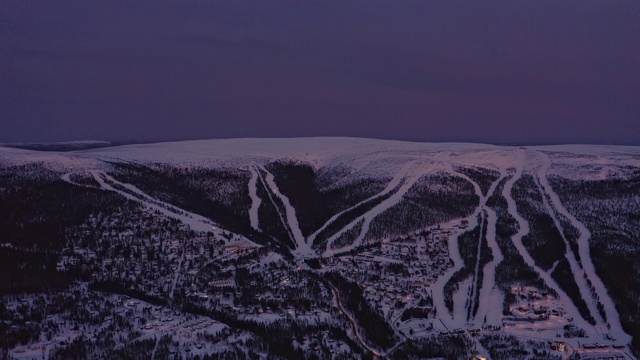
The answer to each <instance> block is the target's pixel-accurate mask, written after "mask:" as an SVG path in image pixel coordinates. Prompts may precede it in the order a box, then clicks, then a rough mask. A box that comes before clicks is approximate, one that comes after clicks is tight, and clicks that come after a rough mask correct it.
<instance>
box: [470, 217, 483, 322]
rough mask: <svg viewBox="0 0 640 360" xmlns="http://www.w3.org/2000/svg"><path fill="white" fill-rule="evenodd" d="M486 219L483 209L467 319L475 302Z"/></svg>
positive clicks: (471, 316)
mask: <svg viewBox="0 0 640 360" xmlns="http://www.w3.org/2000/svg"><path fill="white" fill-rule="evenodd" d="M485 219H486V213H485V212H484V210H483V211H481V212H480V234H479V235H478V249H477V251H476V265H475V267H474V269H473V277H472V278H471V291H470V294H469V298H468V299H467V300H468V304H469V308H468V313H467V314H468V315H467V321H469V320H470V319H471V318H473V317H474V315H473V307H474V306H475V303H476V292H477V291H478V273H479V272H480V262H481V261H480V257H481V256H482V233H483V232H484V222H485Z"/></svg>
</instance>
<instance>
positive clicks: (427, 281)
mask: <svg viewBox="0 0 640 360" xmlns="http://www.w3.org/2000/svg"><path fill="white" fill-rule="evenodd" d="M467 227H468V222H467V221H466V220H461V221H458V222H450V223H447V224H446V225H438V226H434V227H431V228H428V229H425V230H423V231H421V232H419V233H414V234H409V235H403V236H399V237H395V238H392V239H384V240H382V241H378V242H373V243H367V244H364V245H363V246H362V247H360V248H358V249H356V251H351V252H349V253H343V254H340V253H338V254H334V255H333V256H330V257H326V258H319V259H318V260H319V265H320V266H319V267H318V268H317V269H313V267H310V266H308V264H306V263H305V262H292V261H290V260H287V259H285V258H284V257H283V256H282V255H280V254H277V253H275V252H273V251H270V250H269V249H268V248H266V247H263V246H259V245H256V244H255V243H252V242H250V241H247V240H243V239H240V238H235V237H234V235H233V234H230V233H228V234H227V233H224V232H223V234H224V235H223V236H222V237H220V236H217V235H214V234H213V233H207V232H195V231H192V230H190V229H189V227H188V226H186V225H184V224H182V223H180V222H178V221H175V220H174V219H171V218H168V217H166V216H165V215H163V214H162V213H160V212H158V211H153V210H150V209H148V208H134V209H128V210H127V211H124V212H122V213H115V214H110V215H109V216H107V215H104V214H94V215H93V216H91V218H90V220H89V222H88V223H87V224H84V225H82V226H80V227H78V228H77V229H75V231H71V232H70V233H69V243H68V244H67V247H66V248H65V249H64V250H63V252H62V256H61V257H60V260H59V262H58V264H57V270H58V271H59V272H62V273H65V272H67V273H80V274H85V275H84V276H85V279H86V280H85V281H81V282H78V283H77V284H76V285H75V286H74V287H73V289H72V290H69V291H68V292H66V293H64V294H62V295H55V296H43V295H39V296H23V297H20V298H17V297H16V298H11V299H9V301H6V305H5V308H6V309H7V311H8V312H9V314H10V315H9V316H8V318H10V319H11V320H5V321H9V323H10V326H11V332H15V333H26V334H31V336H30V337H29V336H27V337H26V338H25V341H21V342H22V343H23V345H19V346H17V347H15V348H13V349H12V350H11V351H10V354H9V358H11V359H36V358H37V359H42V358H43V357H44V358H48V356H49V355H50V354H54V353H56V352H57V351H64V349H65V348H66V347H68V346H70V345H71V344H73V343H74V341H76V342H78V341H81V340H83V339H84V338H85V337H87V340H89V341H93V343H94V344H101V345H100V346H104V347H105V348H109V347H112V348H114V349H124V348H125V347H126V346H127V344H131V343H139V342H144V341H149V342H150V343H154V345H153V347H152V348H153V349H155V351H158V348H160V349H161V350H160V351H165V350H166V352H168V356H171V355H176V354H182V355H185V356H187V358H190V357H193V356H195V355H197V354H210V353H220V352H224V351H231V350H230V349H235V348H238V347H242V344H245V343H251V341H258V340H256V339H254V338H253V336H252V335H251V333H250V332H248V331H246V330H241V329H238V328H233V327H230V326H229V325H227V324H225V323H224V321H220V320H216V319H215V318H216V316H217V317H218V319H222V320H225V319H226V320H227V321H244V322H256V323H260V324H265V325H268V324H276V323H277V322H279V321H288V322H292V323H299V324H307V326H319V327H327V326H328V327H336V328H344V327H346V326H347V325H346V324H345V321H346V320H345V318H344V317H343V314H342V312H341V311H340V310H339V309H338V308H337V307H336V299H335V298H334V296H333V294H332V292H331V289H330V288H329V287H328V286H327V285H325V284H324V283H323V281H318V280H317V276H321V274H323V273H329V272H339V273H341V274H342V276H344V278H345V279H348V280H350V281H353V282H354V283H357V284H358V286H359V287H360V288H361V289H362V292H363V296H364V298H365V300H366V301H367V302H368V303H369V304H371V306H372V307H373V308H374V309H376V311H379V312H380V313H381V315H382V316H383V317H384V319H385V321H387V322H388V323H389V324H391V325H392V326H393V327H394V328H395V329H396V331H398V333H399V334H401V335H402V336H404V337H405V338H407V339H419V338H425V337H432V336H459V335H461V334H462V335H465V336H471V337H474V336H477V335H478V334H479V333H485V334H488V335H489V336H491V335H493V334H500V333H507V334H511V335H515V336H522V337H523V338H528V337H530V336H531V334H532V333H533V334H548V333H550V332H553V335H552V336H553V337H554V338H556V340H549V341H547V343H548V347H547V349H548V350H549V351H552V352H554V353H556V354H560V355H561V354H564V355H565V356H567V357H568V356H569V355H570V356H572V357H574V358H576V359H606V358H613V359H618V358H619V359H623V358H625V357H624V356H625V355H624V352H623V350H624V349H623V348H624V346H618V345H617V344H616V343H615V339H611V341H609V342H604V343H596V342H593V343H591V342H589V341H588V339H584V338H583V336H584V334H582V333H581V332H580V329H578V328H576V327H575V326H573V324H572V319H571V318H566V317H565V316H564V315H565V314H564V311H563V308H562V304H560V303H558V302H557V301H556V300H555V299H554V298H553V297H552V296H550V295H548V294H544V293H539V292H538V290H537V289H535V288H528V287H516V288H513V289H512V293H513V295H514V296H515V298H516V299H517V301H516V303H515V304H513V306H512V307H511V308H510V314H508V315H506V316H504V317H503V322H502V326H501V327H500V328H484V327H482V328H468V329H467V328H465V329H443V327H442V326H441V324H440V323H439V321H438V313H437V311H436V308H435V307H434V306H433V293H432V288H431V286H432V285H433V284H434V283H435V281H437V279H438V278H439V277H440V276H442V275H443V274H444V273H446V272H447V271H448V270H449V269H450V268H451V267H452V266H453V264H452V260H451V259H450V257H449V250H448V238H449V236H451V234H453V233H454V232H455V231H460V230H465V229H467ZM105 294H106V295H105ZM78 302H85V303H86V304H88V306H84V307H80V306H75V307H74V306H69V305H70V304H77V303H78ZM60 304H66V305H67V306H69V307H67V306H61V305H60ZM69 308H71V309H72V310H71V311H69V310H66V309H69ZM184 309H192V311H190V312H189V311H184ZM193 310H196V312H195V313H194V311H193ZM198 312H199V314H198ZM205 314H216V315H214V316H205ZM163 336H164V338H163ZM547 338H548V335H547ZM161 339H165V340H161ZM167 339H169V340H167ZM540 339H541V340H542V339H544V337H541V338H540ZM345 341H346V339H341V338H336V337H335V336H333V335H331V333H330V332H326V333H323V334H321V335H319V336H315V337H314V336H312V335H311V334H301V335H300V337H299V339H297V340H296V341H295V342H294V344H293V345H292V346H295V347H296V348H298V349H301V350H304V351H311V352H317V351H320V352H322V351H325V352H332V351H337V352H344V353H345V354H348V353H349V352H350V351H352V349H350V348H349V346H348V345H347V343H346V342H345Z"/></svg>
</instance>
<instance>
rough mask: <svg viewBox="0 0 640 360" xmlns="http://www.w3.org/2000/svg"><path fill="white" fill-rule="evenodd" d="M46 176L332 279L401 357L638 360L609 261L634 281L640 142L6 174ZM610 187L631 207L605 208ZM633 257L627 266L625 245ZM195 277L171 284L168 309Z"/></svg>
mask: <svg viewBox="0 0 640 360" xmlns="http://www.w3.org/2000/svg"><path fill="white" fill-rule="evenodd" d="M34 167H37V168H42V169H44V170H46V171H47V172H48V173H51V174H56V175H54V177H56V176H57V178H58V179H59V180H61V181H63V182H64V183H65V184H67V186H73V187H75V188H77V189H81V188H82V189H85V191H93V190H100V191H103V192H106V193H110V194H112V195H117V196H120V197H122V198H123V199H127V200H128V201H132V202H135V203H137V204H139V205H140V206H142V207H143V208H147V209H149V210H150V211H155V212H156V213H157V214H162V216H165V217H167V218H170V219H174V220H175V221H178V222H181V223H183V224H186V225H187V226H188V228H189V229H191V230H193V231H196V232H200V233H201V234H206V233H209V235H208V236H209V237H210V236H214V237H216V238H219V239H220V238H222V239H225V238H226V239H233V240H225V242H226V243H227V244H231V243H232V242H233V241H238V242H242V243H243V244H245V245H243V248H247V249H259V248H263V249H269V250H271V251H273V252H274V253H275V254H277V256H282V257H283V258H284V259H289V261H291V264H294V266H296V267H298V268H300V269H305V271H309V272H311V273H313V274H315V275H314V276H320V277H326V279H325V280H323V281H324V282H325V283H326V284H327V286H329V290H331V292H333V294H334V296H335V297H336V300H335V301H337V303H336V306H338V308H339V310H340V312H343V313H344V314H345V316H353V317H354V319H352V320H351V321H352V324H351V330H350V333H351V334H352V335H353V336H354V339H355V340H356V343H360V344H361V346H362V347H363V348H364V349H366V350H367V351H373V352H374V353H379V355H384V354H387V355H391V354H392V353H393V352H394V351H402V350H397V349H398V348H402V346H401V344H402V343H403V342H404V341H406V340H407V339H410V338H411V339H414V340H416V339H420V338H424V337H425V336H432V335H437V334H445V335H446V336H448V335H452V336H453V335H456V336H457V335H458V334H460V331H462V332H464V331H470V333H473V336H475V334H476V333H477V332H480V334H485V333H484V331H489V332H488V333H486V334H485V335H481V336H484V337H481V341H480V342H477V341H476V345H478V346H480V348H482V346H483V345H486V346H485V350H486V351H488V352H490V353H492V354H494V357H500V355H499V351H498V350H496V349H497V348H494V347H492V345H491V344H493V343H492V342H491V341H493V340H490V339H492V336H494V335H495V334H496V333H505V334H507V335H511V336H515V338H516V339H518V338H519V339H537V340H544V341H549V342H554V341H556V340H558V336H560V337H561V338H562V343H563V344H567V345H568V346H569V347H570V349H571V350H566V352H565V353H564V354H565V355H566V356H569V355H573V354H583V356H586V355H587V354H589V351H590V350H591V349H590V346H591V345H590V344H597V346H600V345H602V346H604V345H603V344H606V345H607V347H606V348H605V347H599V349H600V350H601V351H602V352H604V351H605V350H606V349H608V350H606V351H610V352H611V354H613V356H615V354H622V355H621V356H629V357H630V356H631V355H630V350H628V348H627V350H626V352H625V350H624V349H625V348H624V346H626V345H627V344H630V343H631V341H632V337H633V339H634V343H635V344H638V343H640V332H635V331H631V330H632V329H633V328H634V327H636V328H637V327H639V326H640V316H638V315H635V316H634V315H633V314H631V315H629V314H628V312H629V311H630V309H633V306H634V305H633V301H634V300H633V299H637V298H638V295H639V292H640V290H638V288H635V290H633V286H635V285H636V284H640V274H635V275H634V274H631V275H630V279H629V280H628V285H629V286H631V287H632V290H626V292H625V290H623V288H622V287H621V286H620V285H619V284H617V283H616V282H615V281H613V279H612V275H611V272H610V269H609V267H608V262H609V261H613V260H615V259H618V260H619V263H618V264H617V266H620V267H621V269H627V270H631V269H633V268H634V267H635V265H636V262H637V261H636V260H634V257H633V254H635V253H636V252H638V251H640V243H638V238H637V237H636V236H638V235H640V224H638V215H637V214H640V201H639V199H638V196H640V195H638V194H639V193H638V192H634V191H635V190H640V187H639V186H638V182H639V181H640V147H628V146H626V147H618V146H591V145H562V146H540V147H507V146H493V145H484V144H461V143H413V142H399V141H386V140H371V139H356V138H295V139H226V140H199V141H184V142H172V143H155V144H144V145H126V146H117V147H104V148H99V149H91V150H82V151H73V152H65V153H61V152H38V151H31V150H21V149H13V148H3V147H0V168H2V169H3V171H5V172H12V173H14V174H19V176H20V177H29V172H30V171H32V170H33V169H34ZM48 176H51V175H48ZM15 181H18V180H12V183H11V184H9V183H7V184H0V194H3V191H4V192H7V194H8V193H9V192H11V191H13V190H11V191H9V190H7V189H9V188H10V187H11V186H14V185H15V184H14V182H15ZM603 189H604V190H605V191H606V189H609V191H611V193H610V196H611V197H612V198H615V199H619V200H620V201H623V203H624V204H626V205H622V206H621V205H615V206H614V205H607V204H608V203H606V202H603V201H602V198H606V196H607V194H601V193H599V192H600V190H603ZM16 191H17V190H16ZM5 195H6V194H5ZM7 196H8V195H7ZM588 199H592V200H590V201H593V204H597V206H599V209H600V210H597V211H601V212H602V214H610V215H611V216H615V217H617V218H618V219H620V218H624V217H625V214H627V215H626V216H627V219H628V222H627V223H625V224H619V225H620V226H619V228H620V229H623V230H621V231H620V232H619V233H616V232H615V228H616V225H617V224H615V223H610V222H608V221H607V220H606V219H604V218H602V217H601V216H600V217H599V216H598V213H597V211H596V212H595V213H594V212H593V211H587V210H585V209H586V208H588V207H589V205H588V202H586V201H587V200H588ZM618 204H620V203H619V202H618ZM612 229H613V230H612ZM612 234H615V235H612ZM606 239H614V240H612V241H613V242H611V243H607V241H606ZM443 242H444V243H443ZM623 244H624V245H623ZM14 245H15V244H14ZM445 245H446V246H445ZM620 246H624V247H625V249H626V251H627V252H628V254H627V253H625V254H619V253H615V252H614V251H612V250H611V249H612V248H613V247H616V248H620ZM545 249H547V250H545ZM551 249H553V250H551ZM599 249H605V250H604V251H599ZM183 256H184V253H183ZM345 259H349V261H348V262H345V261H344V260H345ZM183 261H186V259H184V258H181V259H180V262H179V263H178V269H177V270H176V271H177V272H179V271H180V268H182V267H183ZM367 269H368V270H367ZM436 269H437V270H436ZM509 269H511V270H509ZM510 271H511V273H509V272H510ZM335 272H337V273H340V276H341V277H342V278H344V279H345V281H352V282H353V283H357V284H358V286H360V287H361V291H362V295H361V296H362V297H363V299H364V300H363V301H366V302H367V303H368V304H369V305H368V306H370V307H371V309H372V310H371V311H373V312H374V313H376V314H379V315H376V316H380V317H381V319H384V321H386V322H388V324H389V325H390V329H391V330H389V331H391V332H392V334H395V335H394V336H396V337H397V338H395V340H394V341H395V343H396V345H395V346H393V347H387V346H386V345H383V344H386V343H387V340H388V341H391V340H390V339H391V338H388V339H387V340H385V341H382V340H380V342H376V341H377V340H375V339H377V337H376V336H378V335H379V334H378V335H376V336H374V335H372V333H370V332H368V330H367V327H366V326H365V325H363V324H362V323H361V322H360V319H358V313H357V312H356V311H355V310H354V309H349V308H348V304H349V301H347V300H346V298H343V296H344V294H340V293H339V292H340V291H341V290H340V289H337V288H335V287H333V286H335V285H336V284H339V283H340V281H342V280H337V279H336V278H335V275H330V274H334V273H335ZM194 274H195V276H196V278H197V277H198V276H200V274H201V271H198V272H194ZM182 278H183V276H180V275H178V274H176V275H175V276H174V277H173V278H172V284H171V286H170V288H171V289H170V295H168V296H169V297H168V299H170V301H174V293H175V288H176V286H177V287H178V288H179V287H180V286H181V285H180V284H181V283H182V281H183V280H181V279H182ZM194 281H195V280H194ZM213 283H215V281H213ZM350 294H352V293H350ZM339 299H342V301H344V302H346V304H347V305H344V306H343V305H341V304H340V301H341V300H339ZM411 314H414V315H411ZM415 314H421V315H419V316H415ZM359 327H361V328H360V329H359ZM389 336H391V335H389ZM523 341H524V340H523ZM480 343H482V345H481V344H480ZM585 344H586V345H587V346H585ZM554 346H555V345H554ZM613 346H616V349H615V350H614V348H613ZM618 346H620V348H619V349H618ZM635 346H637V345H635ZM563 349H564V347H563ZM637 350H639V348H638V347H636V351H637ZM531 351H533V350H531ZM496 354H497V355H496Z"/></svg>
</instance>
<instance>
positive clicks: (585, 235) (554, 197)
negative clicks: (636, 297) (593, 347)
mask: <svg viewBox="0 0 640 360" xmlns="http://www.w3.org/2000/svg"><path fill="white" fill-rule="evenodd" d="M540 154H542V156H543V157H544V158H543V161H544V167H543V168H542V171H544V173H540V174H539V181H540V185H541V186H542V188H543V189H544V191H545V193H546V194H547V196H548V197H549V200H550V201H551V203H552V204H553V207H554V208H555V209H556V210H557V211H558V213H560V214H561V215H562V216H564V217H565V218H567V219H568V220H569V222H571V224H572V225H573V226H574V227H575V228H576V229H578V232H579V233H580V236H579V237H578V239H577V243H578V253H579V254H580V260H581V262H582V266H583V269H584V273H585V274H586V275H587V277H588V279H589V281H591V284H592V285H593V287H594V289H595V291H596V294H597V297H598V299H599V300H600V302H601V303H602V305H603V306H604V310H605V314H606V315H607V323H608V324H609V325H610V326H611V329H610V332H611V333H612V334H613V337H615V338H617V339H618V340H622V341H626V342H630V341H631V336H629V335H628V334H627V333H626V332H625V331H624V330H623V329H622V324H621V323H620V315H619V314H618V312H617V310H616V307H615V305H614V303H613V301H612V300H611V297H609V293H608V291H607V289H606V288H605V286H604V284H603V283H602V280H601V279H600V277H598V275H597V274H596V271H595V267H594V265H593V262H592V261H591V249H590V248H589V239H590V238H591V232H589V229H587V227H586V226H585V225H584V224H583V223H582V222H580V221H579V220H578V219H577V218H576V217H575V216H573V215H572V214H571V213H569V211H568V210H567V209H566V208H565V207H564V205H563V204H562V201H561V200H560V197H559V196H558V194H557V193H556V192H555V191H554V190H553V188H552V187H551V185H550V184H549V181H548V178H547V171H548V168H549V167H550V166H551V161H550V159H549V157H548V156H547V155H546V154H544V153H540ZM559 229H562V228H559ZM560 232H561V233H563V232H562V230H561V231H560ZM563 235H564V234H563ZM578 277H581V276H578ZM583 280H584V279H583ZM585 283H586V280H584V282H583V283H582V284H583V285H584V286H586V284H585ZM580 290H581V292H583V293H584V291H585V290H589V289H582V287H581V289H580ZM586 293H587V294H590V292H589V291H587V292H586ZM585 300H586V298H585ZM595 314H596V315H598V316H599V312H598V311H596V312H595Z"/></svg>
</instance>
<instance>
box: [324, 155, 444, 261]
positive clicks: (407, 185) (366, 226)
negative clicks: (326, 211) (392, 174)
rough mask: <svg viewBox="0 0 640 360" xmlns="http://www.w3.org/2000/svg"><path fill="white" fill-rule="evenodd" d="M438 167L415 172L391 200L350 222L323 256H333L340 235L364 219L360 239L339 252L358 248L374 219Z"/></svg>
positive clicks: (330, 240) (328, 245) (332, 240)
mask: <svg viewBox="0 0 640 360" xmlns="http://www.w3.org/2000/svg"><path fill="white" fill-rule="evenodd" d="M411 164H412V167H415V166H414V165H415V163H413V162H412V163H411ZM437 166H438V164H433V165H430V166H427V167H424V168H422V167H421V168H418V169H417V171H415V173H414V174H413V175H411V176H410V177H409V178H408V179H407V180H406V181H405V182H404V183H403V184H402V185H401V186H400V188H399V189H398V191H396V192H395V193H394V194H393V195H391V196H390V197H389V198H387V199H385V200H384V201H382V202H381V203H380V204H378V205H376V206H375V207H374V208H373V209H371V210H369V211H367V212H366V213H365V214H364V215H362V216H359V217H357V218H356V219H355V220H353V221H352V222H350V223H349V224H348V225H347V226H345V227H344V228H342V229H341V230H340V231H338V232H337V233H335V234H334V235H333V236H331V237H330V238H329V239H328V240H327V246H326V249H325V252H324V254H323V256H326V255H332V254H333V253H334V252H335V251H334V250H330V249H331V244H333V242H334V241H335V240H336V239H337V238H339V237H340V235H342V234H343V233H345V232H346V231H348V230H349V229H351V228H353V227H354V226H356V225H357V224H358V223H359V222H360V221H361V220H362V219H364V223H363V224H362V229H361V230H360V234H359V235H358V237H357V238H356V239H355V240H354V241H353V243H352V244H351V245H349V246H345V247H342V248H340V249H338V250H337V251H339V252H345V251H349V250H352V249H353V248H355V247H358V246H360V245H361V244H362V241H363V240H364V237H365V236H366V235H367V233H368V232H369V226H370V225H371V222H372V221H373V219H375V218H376V216H378V215H380V214H382V213H383V212H384V211H385V210H387V209H389V208H390V207H392V206H393V205H396V204H397V203H399V202H400V200H402V197H403V196H404V195H405V194H406V193H407V191H409V189H411V187H412V186H413V185H414V184H415V183H416V182H417V181H418V180H419V179H420V178H421V177H422V176H424V175H425V174H427V173H428V172H430V171H432V170H433V169H435V168H436V167H437Z"/></svg>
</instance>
